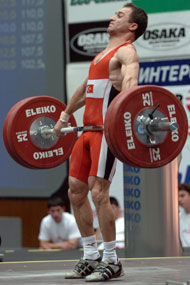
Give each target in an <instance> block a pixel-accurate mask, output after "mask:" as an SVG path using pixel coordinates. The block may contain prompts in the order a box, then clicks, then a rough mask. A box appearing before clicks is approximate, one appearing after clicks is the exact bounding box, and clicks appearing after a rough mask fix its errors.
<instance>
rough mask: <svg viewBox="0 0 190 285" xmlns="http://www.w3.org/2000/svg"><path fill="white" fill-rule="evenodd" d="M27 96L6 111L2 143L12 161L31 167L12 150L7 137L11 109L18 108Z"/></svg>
mask: <svg viewBox="0 0 190 285" xmlns="http://www.w3.org/2000/svg"><path fill="white" fill-rule="evenodd" d="M28 99H29V98H25V99H23V100H21V101H19V102H18V103H16V104H15V105H14V106H13V107H12V108H11V109H10V111H9V112H8V114H7V116H6V118H5V120H4V124H3V140H4V144H5V147H6V149H7V152H8V153H9V155H10V156H11V157H12V158H13V159H14V161H16V162H17V163H18V164H20V165H22V166H24V167H27V168H33V167H31V166H30V165H28V164H27V163H25V162H24V161H23V160H22V159H21V158H20V157H19V156H18V155H17V154H16V153H15V152H14V151H12V149H11V147H10V146H9V142H8V139H7V124H8V121H9V118H10V116H11V115H12V112H13V110H15V109H16V108H17V109H19V108H20V106H21V105H22V104H23V103H24V102H26V101H27V100H28Z"/></svg>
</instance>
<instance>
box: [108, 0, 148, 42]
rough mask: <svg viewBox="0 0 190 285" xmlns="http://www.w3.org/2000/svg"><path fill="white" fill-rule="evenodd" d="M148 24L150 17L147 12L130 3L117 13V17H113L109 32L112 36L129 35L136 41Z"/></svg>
mask: <svg viewBox="0 0 190 285" xmlns="http://www.w3.org/2000/svg"><path fill="white" fill-rule="evenodd" d="M147 23H148V16H147V14H146V12H145V11H144V10H143V9H141V8H140V7H137V6H136V5H134V4H132V3H129V4H126V5H124V7H123V8H121V9H120V10H119V11H117V12H116V13H115V16H113V17H111V19H110V24H109V26H108V30H107V31H108V33H109V34H110V35H112V34H114V33H115V34H116V33H117V35H118V34H121V33H123V34H125V33H128V34H131V36H133V38H134V39H133V40H136V39H137V38H139V37H140V36H141V35H142V34H143V33H144V32H145V30H146V27H147Z"/></svg>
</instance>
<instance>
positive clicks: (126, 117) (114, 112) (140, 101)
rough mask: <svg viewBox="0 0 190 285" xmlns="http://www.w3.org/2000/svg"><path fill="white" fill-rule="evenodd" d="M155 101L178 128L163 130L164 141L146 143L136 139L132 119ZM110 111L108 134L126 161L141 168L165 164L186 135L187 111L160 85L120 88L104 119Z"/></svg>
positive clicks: (177, 150) (155, 104)
mask: <svg viewBox="0 0 190 285" xmlns="http://www.w3.org/2000/svg"><path fill="white" fill-rule="evenodd" d="M158 104H160V106H159V108H158V110H159V112H160V113H161V114H163V116H164V117H167V118H168V119H169V121H171V122H174V123H175V122H176V123H177V124H178V130H175V131H172V132H168V133H166V135H165V138H164V141H163V142H161V143H158V144H156V145H148V144H145V143H142V142H141V141H140V140H139V138H138V136H137V133H136V132H135V123H136V120H137V116H138V115H139V114H141V113H142V112H144V111H147V110H148V109H150V111H151V110H153V109H154V108H155V107H156V106H157V105H158ZM109 112H110V113H111V116H112V128H111V129H110V130H109V136H110V138H111V141H112V145H114V147H115V149H117V152H119V153H120V159H121V158H123V160H122V161H123V162H125V163H127V162H126V160H127V161H128V160H129V161H130V162H132V164H135V165H136V166H138V167H143V168H156V167H161V166H164V165H166V164H168V163H169V162H171V161H172V160H173V159H174V158H175V157H177V155H178V154H179V153H180V152H181V150H182V148H183V146H184V144H185V141H186V139H187V130H188V121H187V116H186V112H185V110H184V108H183V106H182V104H181V103H180V101H179V100H178V98H176V96H175V95H173V94H172V93H171V92H170V91H168V90H166V89H164V88H162V87H158V86H154V85H150V86H138V87H133V88H130V89H129V90H127V91H123V92H121V93H120V94H119V95H118V96H117V97H115V98H114V100H113V101H112V102H111V104H110V106H109V109H108V112H107V114H106V119H105V120H107V116H109ZM111 116H110V117H111ZM110 132H111V133H110Z"/></svg>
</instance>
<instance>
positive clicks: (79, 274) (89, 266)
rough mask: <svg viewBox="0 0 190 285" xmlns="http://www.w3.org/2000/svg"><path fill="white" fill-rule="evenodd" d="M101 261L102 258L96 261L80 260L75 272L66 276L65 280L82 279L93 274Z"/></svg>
mask: <svg viewBox="0 0 190 285" xmlns="http://www.w3.org/2000/svg"><path fill="white" fill-rule="evenodd" d="M100 261H101V257H99V258H98V259H96V260H89V259H87V260H86V259H82V258H81V259H80V260H79V262H78V263H77V264H76V265H75V268H74V269H73V271H71V272H68V273H66V274H65V275H64V277H65V279H80V278H84V277H86V276H87V275H89V274H91V273H92V272H93V271H94V269H95V268H96V266H97V265H98V264H99V262H100Z"/></svg>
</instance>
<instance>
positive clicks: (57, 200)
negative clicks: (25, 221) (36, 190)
mask: <svg viewBox="0 0 190 285" xmlns="http://www.w3.org/2000/svg"><path fill="white" fill-rule="evenodd" d="M56 206H60V207H64V206H65V204H64V202H63V200H62V198H61V197H58V196H54V197H51V198H49V200H48V203H47V207H48V209H50V208H51V207H56Z"/></svg>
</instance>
